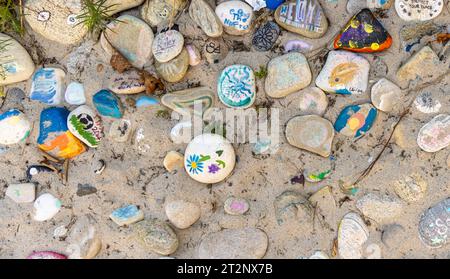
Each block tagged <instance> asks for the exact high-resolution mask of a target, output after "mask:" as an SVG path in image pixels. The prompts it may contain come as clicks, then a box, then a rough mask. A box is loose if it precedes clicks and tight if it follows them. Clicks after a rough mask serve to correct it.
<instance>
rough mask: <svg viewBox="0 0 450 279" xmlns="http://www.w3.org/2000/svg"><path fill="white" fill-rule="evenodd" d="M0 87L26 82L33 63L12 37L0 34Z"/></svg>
mask: <svg viewBox="0 0 450 279" xmlns="http://www.w3.org/2000/svg"><path fill="white" fill-rule="evenodd" d="M0 49H1V56H0V86H2V85H8V84H13V83H16V82H21V81H24V80H27V79H29V78H30V77H31V75H32V74H33V72H34V62H33V60H32V59H31V57H30V55H29V54H28V52H27V50H26V49H25V48H24V47H23V46H22V45H21V44H19V43H18V42H17V41H16V40H14V39H13V38H12V37H10V36H8V35H6V34H2V33H0Z"/></svg>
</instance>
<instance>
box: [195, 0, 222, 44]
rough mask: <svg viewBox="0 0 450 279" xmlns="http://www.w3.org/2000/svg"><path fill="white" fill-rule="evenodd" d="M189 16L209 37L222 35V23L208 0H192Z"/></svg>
mask: <svg viewBox="0 0 450 279" xmlns="http://www.w3.org/2000/svg"><path fill="white" fill-rule="evenodd" d="M189 16H190V17H191V19H192V20H193V21H194V22H195V23H196V24H197V26H199V27H200V28H201V29H202V30H203V32H205V34H206V35H207V36H208V37H220V36H221V35H222V33H223V27H222V23H221V21H220V20H219V18H218V17H217V15H216V13H215V12H214V10H213V9H212V8H211V7H210V6H209V4H208V3H206V1H204V0H192V1H191V4H190V6H189Z"/></svg>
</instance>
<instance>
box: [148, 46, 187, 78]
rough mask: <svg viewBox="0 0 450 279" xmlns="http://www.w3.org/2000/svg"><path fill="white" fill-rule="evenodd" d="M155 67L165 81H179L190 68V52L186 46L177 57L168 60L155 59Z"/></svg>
mask: <svg viewBox="0 0 450 279" xmlns="http://www.w3.org/2000/svg"><path fill="white" fill-rule="evenodd" d="M155 68H156V72H158V75H160V76H161V78H163V79H164V80H165V81H168V82H178V81H180V80H182V79H183V78H184V76H185V75H186V73H187V70H188V69H189V54H188V52H187V50H186V48H183V50H182V51H181V53H180V54H179V55H178V56H177V57H175V58H173V59H172V60H170V61H168V62H165V63H161V62H159V61H155Z"/></svg>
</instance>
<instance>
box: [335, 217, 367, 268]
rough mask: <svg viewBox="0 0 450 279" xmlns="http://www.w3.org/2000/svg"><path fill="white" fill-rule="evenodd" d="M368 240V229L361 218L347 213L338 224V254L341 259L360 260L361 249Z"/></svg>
mask: <svg viewBox="0 0 450 279" xmlns="http://www.w3.org/2000/svg"><path fill="white" fill-rule="evenodd" d="M368 239H369V229H368V228H367V226H366V224H365V223H364V221H363V220H362V219H361V217H360V216H359V215H358V214H356V213H354V212H350V213H347V214H346V215H345V216H344V218H343V219H342V221H341V222H340V224H339V230H338V252H339V256H340V258H341V259H361V258H362V247H363V245H364V244H365V243H366V241H367V240H368Z"/></svg>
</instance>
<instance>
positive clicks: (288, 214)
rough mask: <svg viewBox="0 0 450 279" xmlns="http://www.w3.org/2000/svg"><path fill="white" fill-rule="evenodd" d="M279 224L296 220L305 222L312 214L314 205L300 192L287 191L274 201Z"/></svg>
mask: <svg viewBox="0 0 450 279" xmlns="http://www.w3.org/2000/svg"><path fill="white" fill-rule="evenodd" d="M273 206H274V208H275V217H276V220H277V224H278V225H283V224H286V223H288V224H289V223H291V222H296V223H304V222H305V221H307V220H308V219H309V218H310V216H312V215H311V214H312V207H311V206H310V204H309V203H308V200H307V199H306V198H305V197H304V196H303V195H302V194H300V193H297V192H294V191H285V192H283V193H282V194H281V195H279V196H278V197H276V198H275V201H274V202H273Z"/></svg>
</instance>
